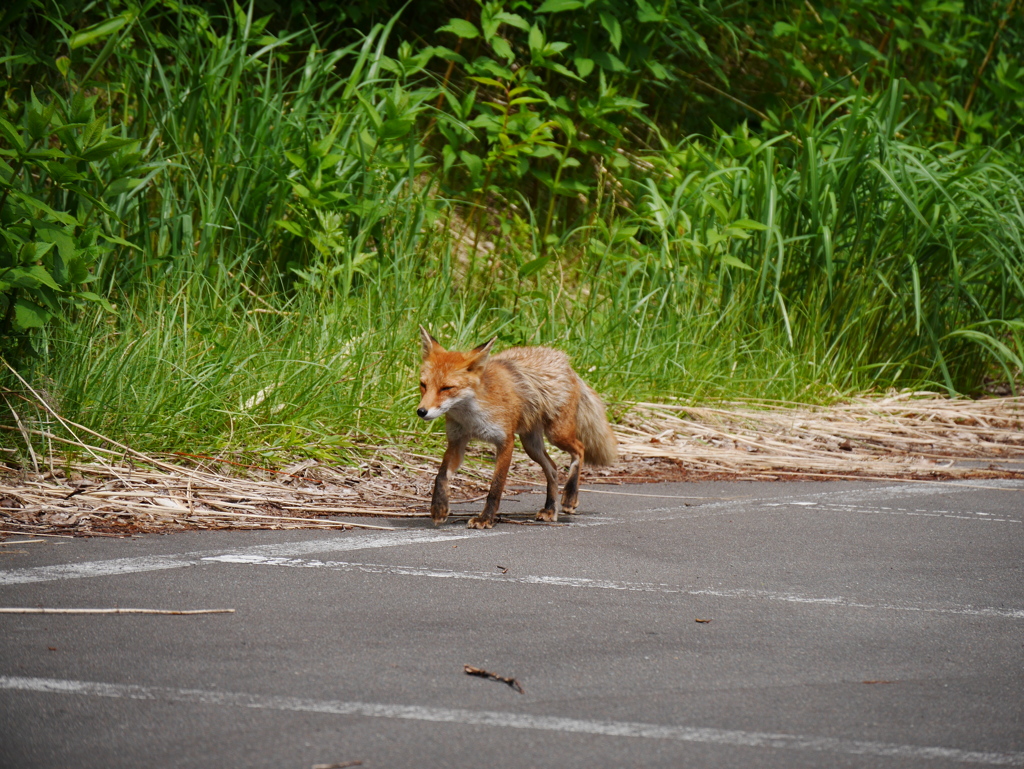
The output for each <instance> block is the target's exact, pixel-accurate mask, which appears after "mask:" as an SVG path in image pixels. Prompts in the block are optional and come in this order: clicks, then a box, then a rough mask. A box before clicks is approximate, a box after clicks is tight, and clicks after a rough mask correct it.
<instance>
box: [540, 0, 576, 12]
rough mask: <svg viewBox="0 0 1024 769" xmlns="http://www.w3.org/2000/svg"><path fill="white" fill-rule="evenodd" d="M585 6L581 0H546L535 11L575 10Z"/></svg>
mask: <svg viewBox="0 0 1024 769" xmlns="http://www.w3.org/2000/svg"><path fill="white" fill-rule="evenodd" d="M582 7H583V3H582V2H580V0H544V2H543V3H541V4H540V8H538V9H537V10H536V11H534V13H561V12H562V11H575V10H577V9H579V8H582Z"/></svg>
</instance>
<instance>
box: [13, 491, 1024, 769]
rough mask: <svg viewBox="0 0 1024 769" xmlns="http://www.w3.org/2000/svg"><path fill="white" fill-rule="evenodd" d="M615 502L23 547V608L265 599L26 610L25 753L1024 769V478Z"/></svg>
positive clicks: (179, 759) (370, 767)
mask: <svg viewBox="0 0 1024 769" xmlns="http://www.w3.org/2000/svg"><path fill="white" fill-rule="evenodd" d="M588 488H596V489H597V492H598V493H594V492H588V493H584V494H583V495H582V498H581V505H580V509H581V512H582V514H581V515H579V516H576V517H574V518H573V522H572V523H571V524H569V525H566V526H535V527H528V526H518V525H511V524H507V525H500V526H498V527H497V528H496V529H494V530H493V531H489V532H472V531H467V530H466V529H465V528H464V524H463V523H461V522H459V521H453V522H450V523H448V524H446V525H445V526H443V527H441V528H439V529H434V528H433V527H432V526H431V525H430V524H429V523H427V522H424V521H422V520H412V521H402V522H399V523H398V524H396V526H398V530H397V531H395V532H367V531H351V532H344V533H339V532H322V531H320V532H309V531H307V532H205V533H201V532H195V533H188V534H177V535H170V536H163V537H161V536H145V537H138V538H135V539H132V540H111V539H92V540H54V541H51V542H47V543H45V544H43V543H34V544H25V545H12V544H7V545H5V546H3V547H0V551H2V554H0V569H2V571H0V605H2V606H6V607H30V606H47V607H61V608H70V607H96V608H99V607H135V608H152V609H178V610H181V609H217V608H232V609H235V612H234V613H233V614H209V615H190V616H150V615H116V616H110V615H100V616H93V615H9V614H5V615H0V766H3V767H18V768H19V769H24V768H29V767H83V768H84V767H104V768H105V769H109V768H111V767H140V766H142V767H274V769H282V768H285V767H295V768H296V769H310V768H311V767H313V766H316V765H323V766H332V765H337V766H345V765H355V764H349V763H348V762H361V766H363V767H367V769H378V768H382V767H389V768H391V767H444V768H445V769H463V768H465V769H478V768H479V767H499V768H500V769H517V768H518V767H559V768H560V769H563V768H564V769H569V768H573V767H580V768H583V767H586V768H587V769H594V768H600V767H662V766H663V767H680V766H687V767H716V768H717V767H753V766H756V767H787V768H788V767H804V766H808V767H811V766H813V767H818V766H827V767H847V766H851V767H853V766H856V767H862V766H870V767H945V766H960V765H982V766H985V765H1011V766H1024V567H1022V553H1024V483H1021V482H1015V481H984V482H972V483H945V484H922V483H895V482H893V483H884V484H883V483H774V484H763V483H700V484H659V485H642V486H623V487H609V486H599V487H588ZM539 502H540V499H539V497H538V496H536V495H530V496H521V497H518V498H516V499H507V500H506V501H505V504H504V505H503V512H512V511H526V510H529V509H536V508H537V506H539ZM477 507H479V503H478V504H477V505H472V506H469V507H465V506H464V507H462V508H461V509H463V510H468V509H470V508H472V509H475V508H477ZM377 522H378V523H380V522H381V521H377ZM464 665H473V666H476V667H478V668H482V669H484V670H487V671H491V672H493V673H495V674H496V675H498V676H501V677H508V678H514V679H516V680H517V681H518V682H519V683H520V684H521V686H522V688H523V690H524V691H523V693H518V692H517V691H515V690H514V689H513V688H512V687H511V686H509V685H506V684H505V683H502V682H501V681H496V680H489V679H485V678H480V677H473V676H469V675H466V674H465V673H464V672H463V666H464Z"/></svg>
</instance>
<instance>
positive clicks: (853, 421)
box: [617, 393, 1024, 479]
mask: <svg viewBox="0 0 1024 769" xmlns="http://www.w3.org/2000/svg"><path fill="white" fill-rule="evenodd" d="M769 406H770V407H769ZM1022 426H1024V398H992V399H987V400H978V401H970V400H951V399H948V398H941V397H938V396H936V395H934V394H932V393H904V394H900V395H894V396H889V397H886V398H858V399H855V400H852V401H850V402H848V403H844V404H839V405H835V406H828V407H808V406H798V405H793V404H781V405H780V404H763V403H753V404H752V403H731V404H727V405H726V406H724V407H721V408H707V407H697V406H687V405H675V404H665V403H637V404H636V405H635V407H634V409H633V410H632V412H631V413H630V414H629V416H628V418H627V420H626V421H625V423H624V424H622V425H620V426H618V428H617V434H618V438H619V448H620V451H621V452H622V453H623V454H626V455H633V456H638V457H660V458H665V459H672V460H676V461H677V462H680V463H682V464H683V465H684V466H686V467H689V468H693V469H697V470H703V471H707V472H715V473H724V474H733V475H739V476H743V477H750V476H752V475H759V474H767V475H769V476H774V475H777V476H786V475H821V476H824V477H858V478H863V477H880V478H891V477H911V478H941V479H955V478H967V477H972V478H983V477H996V476H998V477H1006V476H1007V475H1014V474H1016V473H1021V474H1022V475H1024V464H1021V460H1022V459H1024V430H1022V429H1021V428H1022ZM1000 464H1001V465H1002V466H999V465H1000ZM1014 465H1016V466H1014Z"/></svg>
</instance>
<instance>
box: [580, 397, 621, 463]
mask: <svg viewBox="0 0 1024 769" xmlns="http://www.w3.org/2000/svg"><path fill="white" fill-rule="evenodd" d="M576 437H577V438H579V439H580V441H581V442H582V443H583V462H584V464H587V465H611V464H614V463H615V461H616V460H617V459H618V458H619V451H618V445H617V443H618V442H617V441H616V440H615V434H614V433H613V432H612V428H611V427H610V426H609V424H608V417H607V415H606V413H605V406H604V403H603V402H602V401H601V398H600V396H599V395H598V394H597V393H596V392H594V391H593V390H592V389H590V386H589V385H587V383H586V382H584V381H583V380H582V379H581V380H580V400H579V405H578V406H577V407H576Z"/></svg>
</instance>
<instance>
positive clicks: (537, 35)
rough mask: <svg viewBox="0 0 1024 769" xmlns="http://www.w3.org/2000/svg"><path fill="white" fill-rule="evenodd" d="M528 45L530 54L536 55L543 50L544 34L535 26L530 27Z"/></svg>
mask: <svg viewBox="0 0 1024 769" xmlns="http://www.w3.org/2000/svg"><path fill="white" fill-rule="evenodd" d="M529 43H530V53H533V54H537V53H540V52H541V51H542V50H543V49H544V33H543V32H542V31H541V29H540V27H539V26H537V25H536V24H534V25H533V26H532V27H530V36H529Z"/></svg>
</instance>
